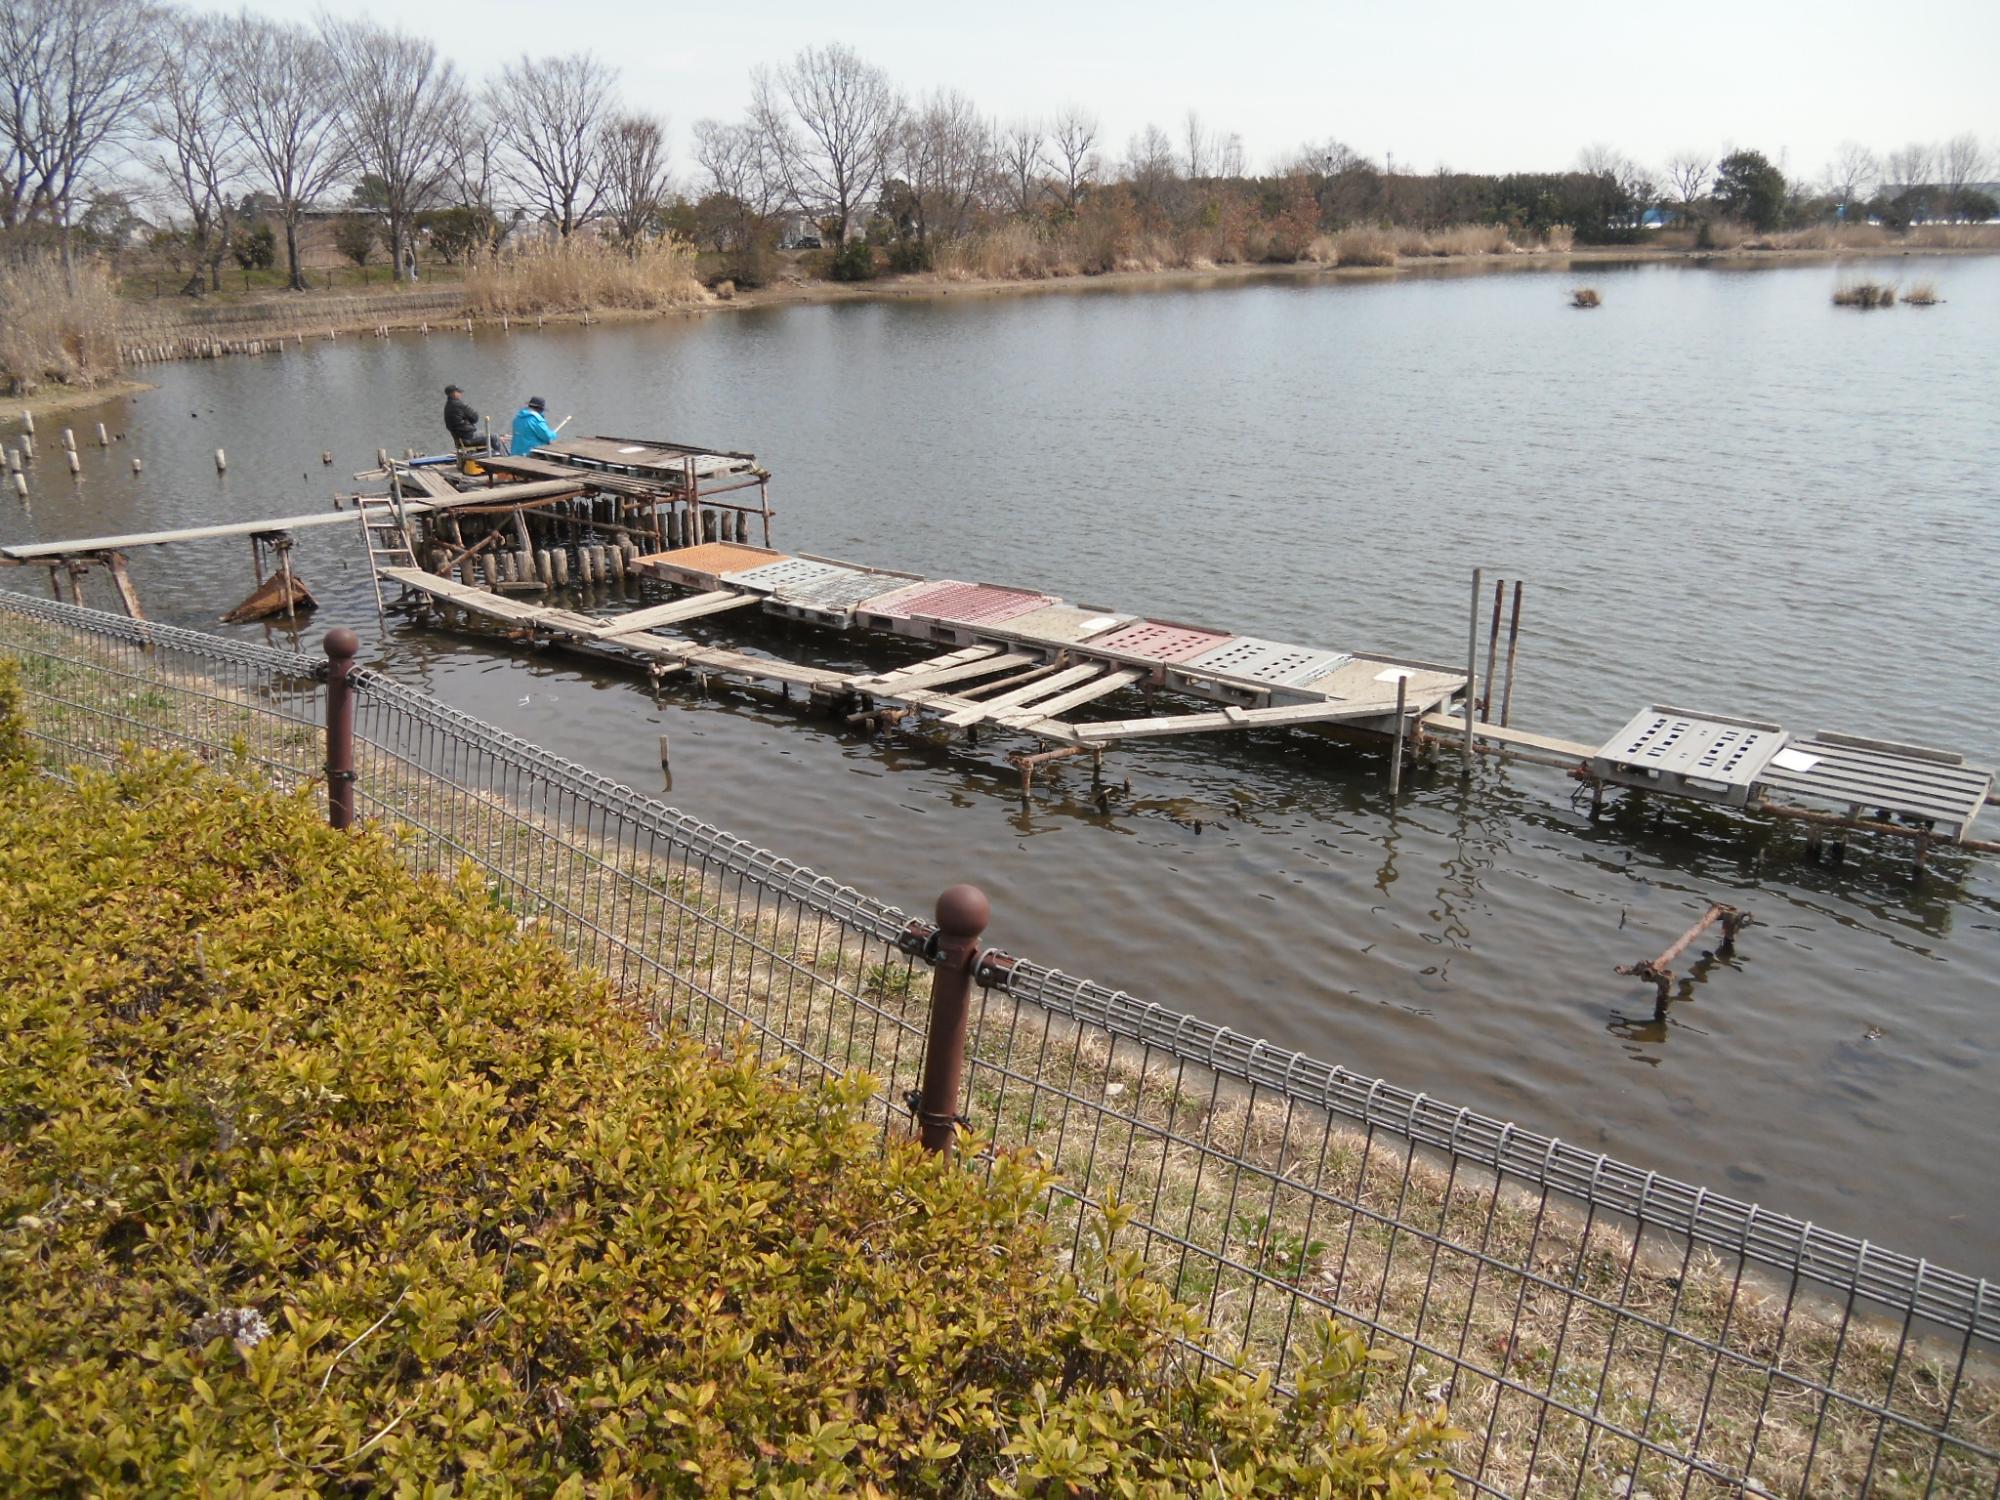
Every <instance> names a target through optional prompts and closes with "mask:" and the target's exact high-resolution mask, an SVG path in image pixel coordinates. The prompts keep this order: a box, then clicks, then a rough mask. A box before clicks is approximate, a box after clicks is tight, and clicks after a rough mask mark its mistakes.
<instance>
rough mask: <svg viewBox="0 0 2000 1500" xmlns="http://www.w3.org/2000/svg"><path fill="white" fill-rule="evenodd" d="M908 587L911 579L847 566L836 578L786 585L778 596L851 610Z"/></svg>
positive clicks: (788, 599)
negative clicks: (858, 605) (870, 600)
mask: <svg viewBox="0 0 2000 1500" xmlns="http://www.w3.org/2000/svg"><path fill="white" fill-rule="evenodd" d="M909 587H911V583H910V580H909V579H907V578H898V577H896V576H895V575H894V574H891V573H870V572H867V571H865V570H863V569H859V568H850V569H848V570H847V572H846V573H845V574H843V575H841V576H839V577H835V576H832V575H828V576H826V577H822V578H815V579H809V580H806V581H804V582H802V583H796V584H786V585H785V586H784V587H783V588H781V589H779V590H778V597H779V598H780V599H782V600H784V601H785V602H787V603H792V604H814V605H818V606H819V607H820V608H822V609H852V608H853V607H854V606H855V605H857V604H861V603H864V602H866V601H867V600H869V599H879V598H880V597H882V595H883V594H885V593H895V592H897V591H898V590H900V589H905V588H909Z"/></svg>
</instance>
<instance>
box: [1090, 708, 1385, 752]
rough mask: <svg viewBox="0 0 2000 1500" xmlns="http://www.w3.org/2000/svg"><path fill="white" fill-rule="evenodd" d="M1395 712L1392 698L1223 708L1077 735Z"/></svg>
mask: <svg viewBox="0 0 2000 1500" xmlns="http://www.w3.org/2000/svg"><path fill="white" fill-rule="evenodd" d="M1395 712H1396V702H1395V700H1394V699H1393V698H1392V699H1390V700H1389V701H1388V702H1386V703H1380V702H1378V703H1286V704H1280V705H1277V706H1276V707H1272V708H1224V709H1218V710H1216V711H1215V712H1213V713H1202V714H1162V715H1159V716H1158V717H1155V718H1150V719H1120V720H1113V721H1109V722H1106V723H1101V724H1079V725H1077V726H1076V732H1077V734H1078V735H1079V736H1081V737H1082V738H1083V739H1084V740H1085V741H1087V742H1089V743H1092V744H1098V743H1103V742H1105V741H1108V740H1143V739H1160V738H1162V737H1164V736H1167V735H1173V734H1212V733H1215V732H1217V731H1220V730H1225V729H1263V728H1276V727H1279V726H1283V725H1289V724H1327V723H1334V722H1337V721H1339V720H1341V719H1376V718H1381V717H1382V716H1383V715H1385V714H1387V715H1393V714H1394V713H1395Z"/></svg>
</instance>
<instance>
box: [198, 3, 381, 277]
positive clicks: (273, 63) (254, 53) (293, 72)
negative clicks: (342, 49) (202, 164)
mask: <svg viewBox="0 0 2000 1500" xmlns="http://www.w3.org/2000/svg"><path fill="white" fill-rule="evenodd" d="M221 47H222V53H223V61H224V66H223V70H222V88H223V97H224V99H225V100H226V101H227V103H228V106H229V113H230V116H231V117H232V119H234V121H235V123H236V125H237V128H238V129H240V130H241V131H242V132H243V139H244V143H245V145H246V146H247V148H248V150H249V154H250V161H251V164H252V166H253V168H254V170H255V179H256V181H257V182H258V185H259V186H260V187H261V188H262V189H263V190H264V191H266V192H268V193H269V194H270V195H271V199H272V201H273V202H274V203H275V204H276V205H277V210H278V218H279V220H280V222H282V223H283V224H284V226H285V268H286V271H287V273H288V284H289V285H290V287H291V289H292V290H293V291H295V292H296V291H304V290H305V285H306V283H305V276H304V274H303V272H302V271H301V270H300V268H299V218H300V216H301V215H302V214H303V213H304V212H305V210H306V209H307V208H309V207H311V205H312V203H313V202H314V200H315V199H317V198H318V197H319V196H320V195H321V194H323V193H325V192H326V191H327V190H328V189H329V188H331V187H332V186H333V185H334V183H335V182H337V181H339V180H340V177H341V174H342V173H344V172H345V171H346V170H347V167H348V163H349V161H350V159H351V158H350V156H349V153H348V149H347V142H346V140H345V139H344V137H343V135H342V132H341V129H340V88H339V76H338V71H337V69H336V67H335V65H334V57H333V52H332V49H331V48H329V47H328V46H327V44H326V39H325V38H324V37H321V36H319V35H318V34H316V33H314V32H311V31H308V30H306V29H305V28H304V27H300V26H292V25H287V24H286V23H284V22H281V21H271V20H267V19H265V18H264V17H262V16H253V15H251V14H250V13H249V12H248V11H244V12H242V13H241V14H239V15H236V16H233V17H231V18H229V19H228V20H227V21H225V22H224V23H223V33H222V39H221Z"/></svg>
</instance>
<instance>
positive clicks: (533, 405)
mask: <svg viewBox="0 0 2000 1500" xmlns="http://www.w3.org/2000/svg"><path fill="white" fill-rule="evenodd" d="M528 407H529V409H530V410H531V411H547V410H548V409H549V408H548V405H547V404H546V403H545V402H544V401H543V400H542V398H541V397H540V396H530V397H529V398H528Z"/></svg>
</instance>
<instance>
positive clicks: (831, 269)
mask: <svg viewBox="0 0 2000 1500" xmlns="http://www.w3.org/2000/svg"><path fill="white" fill-rule="evenodd" d="M826 274H827V275H828V276H830V277H831V278H832V279H833V280H835V281H868V280H871V279H872V278H873V277H874V275H875V248H874V246H872V245H870V244H869V243H868V241H866V240H860V239H857V240H849V241H848V242H847V243H846V244H844V245H842V246H840V247H839V248H837V249H836V250H834V251H833V253H832V254H831V255H830V256H828V258H827V263H826Z"/></svg>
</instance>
